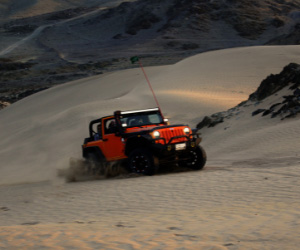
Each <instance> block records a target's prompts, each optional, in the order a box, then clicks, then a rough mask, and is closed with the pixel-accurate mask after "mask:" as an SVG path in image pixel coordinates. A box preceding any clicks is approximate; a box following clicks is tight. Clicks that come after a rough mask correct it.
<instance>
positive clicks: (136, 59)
mask: <svg viewBox="0 0 300 250" xmlns="http://www.w3.org/2000/svg"><path fill="white" fill-rule="evenodd" d="M130 61H131V63H132V64H134V63H135V62H138V61H139V58H138V57H137V56H133V57H131V58H130Z"/></svg>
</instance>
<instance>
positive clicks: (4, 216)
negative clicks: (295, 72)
mask: <svg viewBox="0 0 300 250" xmlns="http://www.w3.org/2000/svg"><path fill="white" fill-rule="evenodd" d="M299 51H300V46H274V47H250V48H237V49H229V50H220V51H214V52H207V53H203V54H199V55H197V56H193V57H190V58H188V59H185V60H183V61H181V62H179V63H177V64H175V65H170V66H162V67H147V68H146V72H147V74H148V77H149V79H150V81H151V82H152V84H153V88H154V90H155V91H156V93H157V97H158V99H159V101H160V103H161V107H162V110H163V112H164V114H165V115H166V116H167V117H169V118H170V120H171V123H188V124H190V125H191V126H192V127H195V126H196V124H197V123H198V122H199V121H201V120H202V118H203V117H204V116H205V115H210V114H212V113H215V112H219V111H225V110H227V109H229V108H231V107H233V106H235V105H237V104H238V103H240V102H241V101H244V100H246V99H247V98H248V95H249V94H250V93H252V92H253V91H255V89H256V88H257V87H258V86H259V84H260V82H261V80H262V79H264V78H265V77H266V76H268V75H269V74H271V73H274V74H275V73H279V72H280V71H281V70H282V68H283V67H284V66H285V65H287V64H288V63H290V62H296V63H300V52H299ZM282 91H283V92H281V93H279V94H278V95H277V96H272V97H270V98H267V99H266V100H265V101H264V102H261V103H250V102H249V103H246V104H245V105H244V106H242V107H240V109H239V110H235V111H234V112H233V114H232V117H231V118H230V119H228V120H226V121H225V122H224V123H222V124H220V125H218V126H216V127H214V128H211V129H203V130H202V135H203V143H202V145H203V146H204V148H205V149H206V151H207V154H208V163H207V167H206V169H205V170H204V171H200V172H185V173H178V174H165V175H158V176H152V177H142V178H121V177H120V178H121V179H110V180H104V181H94V182H82V183H73V184H66V183H64V180H63V179H60V178H58V177H57V176H56V171H57V169H60V168H67V167H68V162H69V159H70V158H71V157H77V158H78V157H80V155H81V148H80V146H81V143H82V141H83V138H84V137H86V136H87V135H88V130H87V126H88V123H89V121H90V120H91V119H94V118H97V117H101V116H104V115H108V114H111V113H112V112H113V111H115V110H117V109H123V110H128V109H136V108H149V107H153V106H155V102H154V100H153V98H152V96H151V92H150V90H149V89H148V87H147V83H146V81H145V79H144V77H143V75H142V72H141V71H140V69H130V70H124V71H118V72H114V73H109V74H103V75H100V76H96V77H91V78H86V79H82V80H78V81H75V82H70V83H67V84H64V85H61V86H58V87H54V88H51V89H48V90H46V91H43V92H40V93H37V94H35V95H32V96H30V97H28V98H25V99H23V100H21V101H19V102H17V103H15V104H13V105H11V106H10V107H8V108H6V109H4V110H1V111H0V134H1V141H0V159H1V166H0V189H1V192H0V201H1V203H0V221H1V222H0V227H1V233H0V249H6V248H24V249H40V247H49V248H56V249H68V248H71V247H74V246H77V247H78V248H79V249H95V248H98V249H108V248H111V249H175V248H180V247H182V248H183V249H297V247H298V246H299V243H300V242H299V239H298V235H299V233H300V231H299V216H300V214H299V205H300V204H299V200H300V199H299V198H300V196H299V176H300V172H299V164H300V156H299V153H298V152H299V150H298V149H299V147H300V145H299V140H298V135H299V132H300V129H299V128H300V126H299V125H300V119H299V117H298V118H295V119H290V120H284V121H281V120H280V118H276V119H270V118H266V117H261V116H255V117H252V116H251V113H252V112H253V111H254V110H255V109H258V108H261V107H264V106H265V105H269V106H270V104H271V103H273V102H276V101H277V100H276V98H281V96H282V95H283V94H284V93H286V92H284V91H288V90H287V89H284V90H282ZM26 183H27V184H26Z"/></svg>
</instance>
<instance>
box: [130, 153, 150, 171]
mask: <svg viewBox="0 0 300 250" xmlns="http://www.w3.org/2000/svg"><path fill="white" fill-rule="evenodd" d="M149 166H150V162H149V159H148V157H147V156H146V155H144V154H142V153H139V154H136V155H134V156H133V157H132V160H131V170H132V171H133V172H136V173H145V172H146V170H147V169H148V168H149Z"/></svg>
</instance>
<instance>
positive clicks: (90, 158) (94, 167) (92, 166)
mask: <svg viewBox="0 0 300 250" xmlns="http://www.w3.org/2000/svg"><path fill="white" fill-rule="evenodd" d="M86 161H87V172H88V173H89V174H92V175H95V174H103V172H104V166H105V162H104V160H103V159H100V158H99V157H98V156H97V155H96V154H95V153H92V152H90V153H88V154H87V156H86Z"/></svg>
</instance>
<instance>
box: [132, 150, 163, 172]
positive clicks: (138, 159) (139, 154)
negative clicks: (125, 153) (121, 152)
mask: <svg viewBox="0 0 300 250" xmlns="http://www.w3.org/2000/svg"><path fill="white" fill-rule="evenodd" d="M128 165H129V169H130V171H131V172H133V173H137V174H144V175H153V174H155V172H156V170H157V168H158V164H157V159H156V157H155V156H154V155H153V154H152V152H151V151H149V150H148V149H146V148H137V149H135V150H133V151H132V152H131V153H130V155H129V157H128Z"/></svg>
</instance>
